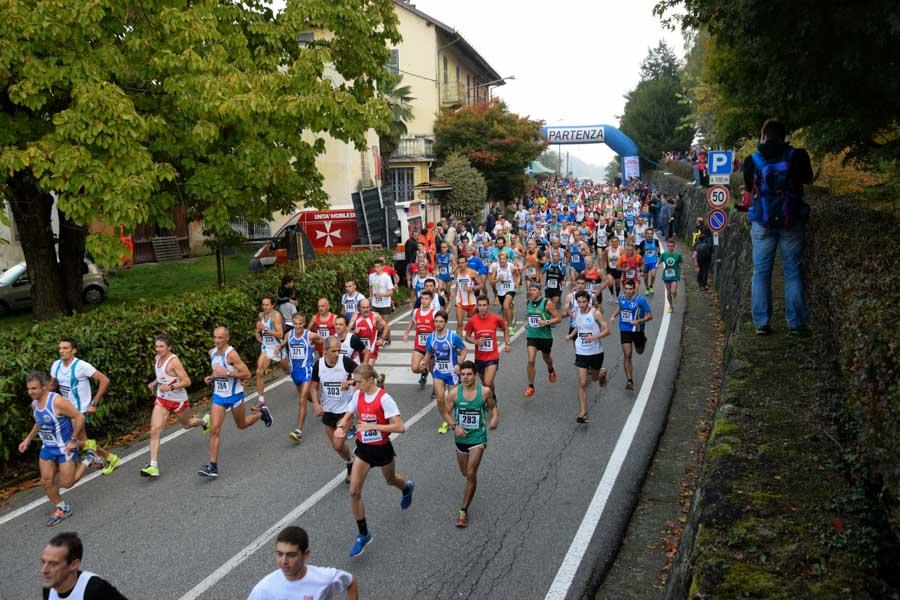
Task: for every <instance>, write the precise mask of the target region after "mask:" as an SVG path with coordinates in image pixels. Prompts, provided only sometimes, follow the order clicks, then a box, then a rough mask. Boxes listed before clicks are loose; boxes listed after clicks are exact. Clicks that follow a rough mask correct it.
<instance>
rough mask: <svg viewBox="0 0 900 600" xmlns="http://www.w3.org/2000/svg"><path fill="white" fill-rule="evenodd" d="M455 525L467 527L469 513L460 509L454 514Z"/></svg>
mask: <svg viewBox="0 0 900 600" xmlns="http://www.w3.org/2000/svg"><path fill="white" fill-rule="evenodd" d="M456 526H457V527H468V526H469V515H468V514H467V513H466V511H464V510H462V509H460V510H459V512H458V513H457V514H456Z"/></svg>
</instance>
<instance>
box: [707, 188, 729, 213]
mask: <svg viewBox="0 0 900 600" xmlns="http://www.w3.org/2000/svg"><path fill="white" fill-rule="evenodd" d="M730 199H731V191H730V190H729V189H728V187H727V186H724V185H714V186H712V187H711V188H709V189H708V190H706V203H707V204H709V207H710V208H713V209H715V208H725V205H726V204H728V201H729V200H730Z"/></svg>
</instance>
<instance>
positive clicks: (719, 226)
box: [706, 208, 728, 231]
mask: <svg viewBox="0 0 900 600" xmlns="http://www.w3.org/2000/svg"><path fill="white" fill-rule="evenodd" d="M706 224H707V225H709V228H710V229H711V230H713V231H722V230H723V229H725V226H726V225H728V215H726V214H725V211H724V210H722V209H721V208H714V209H713V210H711V211H709V214H708V215H706Z"/></svg>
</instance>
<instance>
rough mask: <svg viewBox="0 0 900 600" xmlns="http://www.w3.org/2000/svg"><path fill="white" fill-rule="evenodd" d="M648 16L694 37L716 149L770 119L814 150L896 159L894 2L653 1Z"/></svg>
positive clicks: (899, 31) (899, 24)
mask: <svg viewBox="0 0 900 600" xmlns="http://www.w3.org/2000/svg"><path fill="white" fill-rule="evenodd" d="M655 12H656V13H657V14H659V15H662V16H666V15H674V14H677V15H679V16H678V17H677V18H679V19H680V20H681V25H682V27H683V29H685V30H686V31H688V32H694V33H696V32H699V34H700V35H699V36H697V38H696V42H695V47H696V45H697V43H699V44H701V45H702V48H701V52H702V57H697V58H700V59H701V61H700V62H701V63H702V65H701V66H700V67H699V69H698V75H699V78H698V82H699V84H701V87H700V88H699V89H698V91H699V92H700V95H701V98H702V99H703V101H704V102H705V103H706V107H705V109H706V111H705V115H706V116H707V117H708V118H709V120H710V123H711V125H712V126H713V128H714V129H715V130H716V131H715V137H716V138H717V139H718V140H719V141H721V142H722V143H726V144H735V143H737V142H738V141H739V139H740V138H742V137H755V136H757V135H758V134H759V130H760V126H761V124H762V123H763V121H764V120H765V119H766V118H768V117H772V116H776V117H779V118H781V119H782V120H784V121H785V123H786V124H787V125H788V127H789V128H790V129H799V128H804V129H806V134H807V135H806V140H807V142H808V144H809V145H810V146H811V147H812V148H813V149H814V150H818V151H822V152H836V151H840V150H842V149H844V148H849V149H850V150H851V152H850V155H851V156H860V157H867V158H872V159H875V158H879V157H881V158H896V156H897V153H898V151H900V135H898V116H900V77H897V68H898V64H900V44H898V43H897V39H898V37H900V3H897V2H896V1H893V0H869V1H867V2H865V3H860V2H843V1H840V0H815V1H813V0H796V1H793V2H769V1H762V2H760V1H759V0H735V1H732V2H718V1H715V0H661V1H660V2H658V3H657V5H656V8H655ZM673 18H675V17H669V19H670V20H671V19H673ZM689 62H690V57H689Z"/></svg>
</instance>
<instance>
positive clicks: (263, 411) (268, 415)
mask: <svg viewBox="0 0 900 600" xmlns="http://www.w3.org/2000/svg"><path fill="white" fill-rule="evenodd" d="M259 414H260V419H262V422H263V423H265V424H266V427H271V426H272V411H270V410H269V407H268V406H266V405H265V404H262V405H260V407H259Z"/></svg>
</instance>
